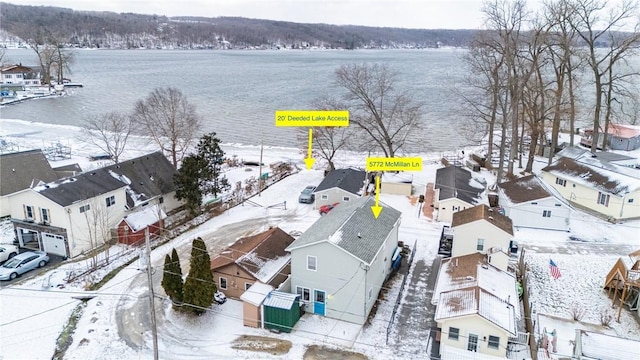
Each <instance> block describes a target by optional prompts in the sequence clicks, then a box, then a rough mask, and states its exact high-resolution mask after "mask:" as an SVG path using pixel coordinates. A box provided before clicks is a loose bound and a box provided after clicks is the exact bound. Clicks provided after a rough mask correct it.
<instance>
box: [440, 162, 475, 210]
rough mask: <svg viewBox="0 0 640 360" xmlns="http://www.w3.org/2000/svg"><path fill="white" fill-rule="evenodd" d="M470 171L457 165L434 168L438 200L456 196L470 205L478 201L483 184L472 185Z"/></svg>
mask: <svg viewBox="0 0 640 360" xmlns="http://www.w3.org/2000/svg"><path fill="white" fill-rule="evenodd" d="M472 181H473V182H475V180H473V179H472V176H471V172H470V171H468V170H466V169H464V168H462V167H459V166H447V167H443V168H440V169H438V170H436V184H435V186H434V187H435V188H436V189H440V197H439V199H438V200H445V199H451V198H454V197H455V198H458V199H460V200H462V201H464V202H467V203H469V204H471V205H475V204H478V203H479V200H478V199H479V198H480V194H482V192H483V191H484V186H481V185H480V183H477V186H472V185H471V184H472Z"/></svg>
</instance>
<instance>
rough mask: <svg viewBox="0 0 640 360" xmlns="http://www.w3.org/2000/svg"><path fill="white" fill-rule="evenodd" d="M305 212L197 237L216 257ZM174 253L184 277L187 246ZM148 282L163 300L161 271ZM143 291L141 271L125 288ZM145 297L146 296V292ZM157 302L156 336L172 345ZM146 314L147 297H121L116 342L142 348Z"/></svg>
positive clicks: (148, 324)
mask: <svg viewBox="0 0 640 360" xmlns="http://www.w3.org/2000/svg"><path fill="white" fill-rule="evenodd" d="M309 211H310V207H309V206H301V207H298V208H294V209H292V211H288V212H287V213H286V214H283V215H270V214H268V213H266V214H265V215H264V216H262V217H258V218H252V219H247V220H244V221H240V222H237V223H233V224H229V225H225V226H222V227H220V228H217V229H212V230H211V232H210V233H206V234H202V233H199V236H200V237H201V238H202V239H203V240H204V241H205V243H206V245H207V250H208V252H209V254H219V253H220V252H221V251H222V250H223V249H225V248H226V247H228V246H229V244H230V243H232V242H233V241H235V240H236V239H238V238H241V237H245V236H249V235H251V234H255V233H256V232H257V231H259V230H260V229H263V228H265V227H266V226H268V225H269V224H273V223H279V222H284V221H289V222H290V221H292V220H296V219H299V218H301V217H304V216H306V215H307V213H308V212H309ZM220 216H224V215H220ZM176 251H177V252H178V256H179V258H180V264H181V268H182V273H183V274H184V275H186V274H187V273H188V272H189V259H190V257H191V243H190V242H184V243H183V244H182V245H181V246H178V247H176ZM212 257H213V256H212ZM163 265H164V257H161V260H159V261H157V262H155V263H153V266H154V267H155V268H157V269H159V268H161V267H162V266H163ZM152 278H153V288H154V291H155V292H156V294H160V295H162V296H164V290H163V289H162V286H161V282H162V271H154V273H153V276H152ZM147 288H148V285H147V275H146V272H144V271H141V272H140V274H138V275H137V276H136V277H135V278H134V279H133V280H132V281H131V283H130V285H129V291H130V292H131V293H136V292H137V293H139V292H140V289H147ZM145 294H147V292H146V291H145ZM161 302H162V300H161V299H158V298H156V323H157V327H158V329H159V330H160V333H159V334H158V336H159V337H162V340H163V342H165V343H171V342H172V341H176V339H179V337H176V336H175V334H170V333H167V334H164V333H163V331H167V332H170V331H171V329H170V328H169V327H167V326H163V323H164V322H165V315H166V314H165V313H164V306H162V304H161ZM150 314H151V311H150V309H149V299H148V298H147V297H141V298H139V299H136V300H132V299H131V298H130V297H122V298H121V299H120V300H119V302H118V306H117V309H116V319H118V321H117V324H118V334H119V336H120V338H121V339H122V340H123V341H125V342H126V343H127V345H129V346H130V347H131V348H133V349H138V348H140V347H141V346H143V345H144V343H145V339H144V337H145V333H146V334H148V333H149V332H150V329H151V319H150Z"/></svg>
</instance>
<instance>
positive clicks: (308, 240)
mask: <svg viewBox="0 0 640 360" xmlns="http://www.w3.org/2000/svg"><path fill="white" fill-rule="evenodd" d="M373 205H375V201H374V199H373V198H371V197H366V198H358V199H356V200H353V201H349V202H345V203H342V204H340V205H339V206H337V207H335V208H334V209H333V210H331V212H330V213H328V214H327V215H325V216H323V217H321V218H320V219H318V221H316V222H315V223H314V224H313V225H311V227H310V228H309V229H308V230H307V231H305V233H304V234H302V235H301V236H300V237H299V238H298V239H297V240H296V241H294V242H293V243H292V244H291V245H289V247H288V248H287V251H291V250H294V249H297V248H301V247H304V246H308V245H312V244H316V243H320V242H331V243H334V244H335V245H337V246H338V247H340V248H342V249H343V250H344V251H346V252H348V253H350V254H352V255H353V256H355V257H356V258H358V259H360V260H362V261H363V262H364V263H366V264H371V262H372V261H373V259H374V257H375V256H376V254H377V253H378V250H380V248H381V247H382V245H383V243H384V241H385V240H386V239H387V237H388V236H389V233H390V232H391V231H392V230H393V227H394V225H395V224H396V222H398V220H399V219H400V215H401V214H400V212H399V211H398V210H396V209H394V208H392V207H390V206H388V205H385V204H383V203H382V202H380V204H379V205H380V206H382V211H381V212H380V215H379V216H378V218H377V219H376V218H375V217H374V216H373V212H372V211H371V206H373Z"/></svg>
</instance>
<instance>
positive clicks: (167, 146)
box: [133, 87, 202, 169]
mask: <svg viewBox="0 0 640 360" xmlns="http://www.w3.org/2000/svg"><path fill="white" fill-rule="evenodd" d="M133 117H134V120H135V121H136V122H137V123H138V124H139V125H141V126H142V127H143V131H144V132H145V133H146V134H148V135H149V136H151V138H152V139H153V140H154V141H155V142H156V143H157V144H158V146H160V148H161V149H162V151H164V152H165V153H168V154H170V156H171V161H172V163H173V166H174V167H175V168H176V169H177V168H178V162H180V161H181V160H182V158H184V156H185V155H186V154H187V153H188V151H189V150H190V147H191V146H192V145H193V144H194V143H195V142H196V141H197V140H198V139H199V136H200V135H199V132H200V130H201V128H202V121H201V119H200V116H199V115H198V114H197V113H196V109H195V106H194V105H193V104H191V103H190V102H189V101H188V100H187V98H186V97H185V96H184V95H183V94H182V92H181V91H180V90H178V89H176V88H172V87H168V88H157V89H155V90H153V91H152V92H151V94H149V96H147V97H146V98H145V99H144V100H139V101H138V102H137V103H136V105H135V109H134V111H133Z"/></svg>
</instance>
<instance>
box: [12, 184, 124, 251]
mask: <svg viewBox="0 0 640 360" xmlns="http://www.w3.org/2000/svg"><path fill="white" fill-rule="evenodd" d="M125 187H126V185H125V184H123V183H122V182H120V181H118V180H117V179H115V178H113V177H101V176H97V175H96V174H94V173H84V174H81V175H78V176H75V177H72V178H67V179H63V180H58V181H56V182H52V183H48V184H44V185H40V186H37V187H35V188H33V189H27V190H24V191H21V192H18V193H15V194H13V195H11V218H12V222H13V225H14V227H15V229H16V232H17V236H18V241H19V242H20V246H22V247H26V248H33V249H38V250H44V251H47V252H49V253H52V254H55V255H60V256H66V257H75V256H77V255H80V254H82V253H83V252H84V251H88V250H90V249H92V248H94V247H96V246H98V245H101V244H103V243H104V242H105V241H108V240H110V230H111V229H112V228H115V226H116V225H117V223H118V222H119V221H120V220H121V219H122V218H123V216H124V215H125V205H126V196H127V195H126V192H125Z"/></svg>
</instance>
